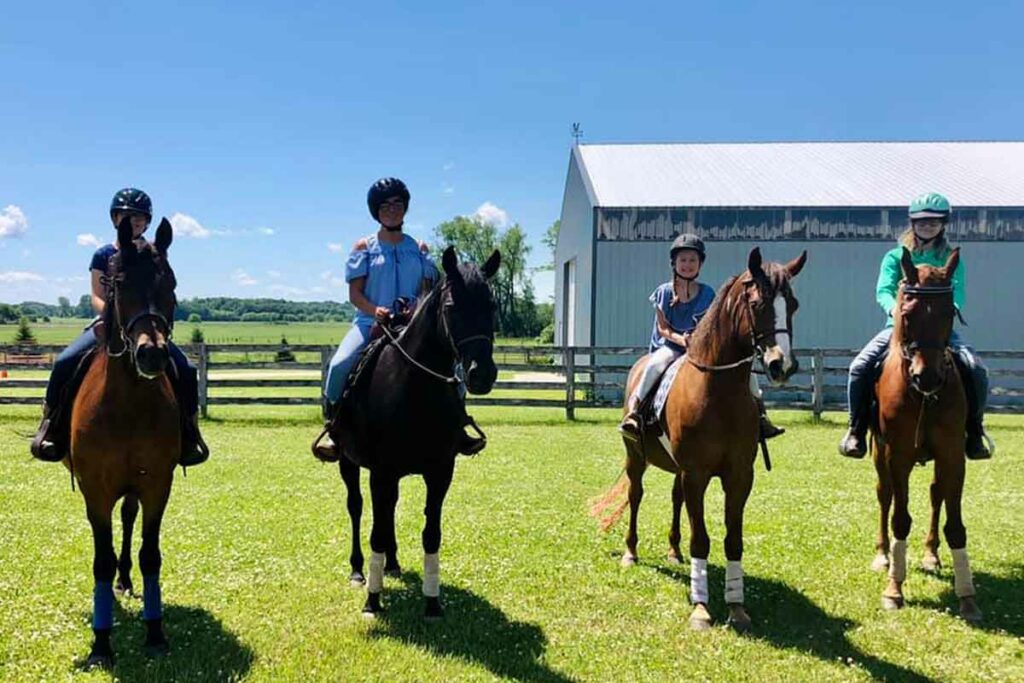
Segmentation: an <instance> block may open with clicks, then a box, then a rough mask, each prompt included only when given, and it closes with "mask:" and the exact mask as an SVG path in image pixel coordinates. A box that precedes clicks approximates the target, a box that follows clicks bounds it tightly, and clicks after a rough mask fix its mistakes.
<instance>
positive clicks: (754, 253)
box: [747, 247, 764, 275]
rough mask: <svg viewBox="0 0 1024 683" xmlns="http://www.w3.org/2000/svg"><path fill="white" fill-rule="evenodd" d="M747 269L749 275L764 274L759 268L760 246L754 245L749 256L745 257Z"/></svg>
mask: <svg viewBox="0 0 1024 683" xmlns="http://www.w3.org/2000/svg"><path fill="white" fill-rule="evenodd" d="M747 270H749V271H750V274H751V275H763V274H764V271H763V270H761V247H754V248H753V249H751V250H750V256H748V257H747Z"/></svg>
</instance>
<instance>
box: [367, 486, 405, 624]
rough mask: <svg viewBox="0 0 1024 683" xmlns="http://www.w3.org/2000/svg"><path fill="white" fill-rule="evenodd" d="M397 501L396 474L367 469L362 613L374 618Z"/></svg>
mask: <svg viewBox="0 0 1024 683" xmlns="http://www.w3.org/2000/svg"><path fill="white" fill-rule="evenodd" d="M397 500H398V477H396V476H394V475H390V474H381V473H378V472H377V471H376V470H371V471H370V501H371V503H372V505H373V528H372V529H371V530H370V576H369V577H368V580H367V584H366V604H365V605H363V615H364V616H366V617H368V618H373V617H376V616H377V615H378V614H380V613H381V612H383V611H384V608H383V606H382V605H381V600H380V598H381V592H383V590H384V553H386V552H387V550H388V549H389V548H391V546H392V544H393V543H394V538H395V503H396V502H397Z"/></svg>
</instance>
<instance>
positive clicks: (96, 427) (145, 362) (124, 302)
mask: <svg viewBox="0 0 1024 683" xmlns="http://www.w3.org/2000/svg"><path fill="white" fill-rule="evenodd" d="M171 239H172V230H171V224H170V223H169V222H168V221H167V219H166V218H165V219H163V220H162V221H161V222H160V227H159V228H158V229H157V231H156V240H155V242H154V243H153V244H149V243H147V242H146V241H144V240H139V241H138V242H135V241H133V240H132V228H131V222H130V220H129V219H128V218H125V219H124V220H122V221H121V224H120V225H119V226H118V228H117V240H118V244H119V245H120V248H119V250H118V252H117V253H116V254H115V255H114V256H113V258H111V260H110V264H109V267H108V270H107V274H106V276H105V278H104V285H105V288H106V295H105V301H106V307H105V308H104V311H103V317H104V321H105V329H106V344H105V349H103V350H101V351H98V352H97V357H96V358H95V359H94V360H93V362H92V364H91V366H90V367H89V369H88V371H87V372H86V375H85V377H84V379H83V380H82V385H81V388H80V389H79V391H78V394H77V396H76V398H75V401H74V404H73V406H72V412H71V450H70V455H69V456H68V458H66V459H65V461H64V463H65V465H66V466H67V467H68V468H70V469H71V472H72V475H73V476H74V478H75V479H76V480H77V481H78V486H79V488H80V489H81V490H82V496H83V497H84V498H85V507H86V514H87V515H88V518H89V524H90V525H91V526H92V535H93V544H94V551H93V552H94V555H93V565H92V570H93V578H94V580H95V586H94V590H93V616H92V626H93V632H94V634H95V638H94V640H93V644H92V650H91V652H90V654H89V659H88V662H87V663H88V665H89V666H101V667H110V666H111V665H112V664H113V660H114V651H113V649H112V648H111V644H110V629H111V626H112V625H113V588H114V586H113V580H114V573H115V570H118V571H119V581H118V588H119V589H120V590H126V591H130V590H131V578H130V576H129V574H130V571H131V535H132V526H133V525H134V522H135V517H136V515H137V514H138V510H139V504H140V503H141V505H142V520H143V521H142V547H141V548H140V550H139V567H140V569H141V570H142V577H143V587H144V591H143V620H144V621H145V623H146V630H147V632H146V640H145V649H146V651H147V653H150V654H157V653H160V652H163V651H166V650H167V647H168V644H167V639H166V638H165V637H164V632H163V626H162V605H161V600H160V521H161V519H162V518H163V514H164V508H165V507H166V505H167V499H168V497H169V496H170V493H171V481H172V480H173V478H174V467H175V465H177V463H178V456H179V454H180V453H181V445H180V433H181V420H180V419H179V416H178V406H177V403H176V401H175V398H174V392H173V391H172V389H171V384H170V380H169V378H168V377H167V375H166V369H167V366H168V359H169V354H168V349H167V340H168V339H169V338H170V333H171V322H170V321H172V320H173V319H174V307H175V303H176V301H175V296H174V288H175V284H176V283H175V279H174V271H172V270H171V266H170V264H169V263H168V261H167V248H168V247H169V246H170V244H171ZM122 497H123V498H124V502H123V503H122V506H121V517H122V521H123V526H124V528H123V540H122V546H121V547H122V550H121V557H120V561H119V560H118V558H117V557H116V556H115V554H114V548H113V531H112V528H111V517H112V515H113V510H114V505H115V504H116V503H117V501H118V500H119V499H120V498H122Z"/></svg>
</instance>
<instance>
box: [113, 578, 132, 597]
mask: <svg viewBox="0 0 1024 683" xmlns="http://www.w3.org/2000/svg"><path fill="white" fill-rule="evenodd" d="M114 595H116V596H117V597H119V598H134V597H136V596H135V589H134V588H133V587H132V582H131V581H118V582H117V585H116V586H114Z"/></svg>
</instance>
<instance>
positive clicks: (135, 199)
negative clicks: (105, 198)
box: [110, 187, 153, 220]
mask: <svg viewBox="0 0 1024 683" xmlns="http://www.w3.org/2000/svg"><path fill="white" fill-rule="evenodd" d="M119 211H121V212H125V213H138V214H142V215H143V216H145V217H146V219H147V220H153V202H152V200H150V198H149V195H148V194H146V193H145V192H143V191H142V190H139V189H136V188H134V187H126V188H124V189H123V190H118V192H117V194H115V195H114V198H113V199H111V200H110V217H111V218H113V217H114V214H115V213H117V212H119Z"/></svg>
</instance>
